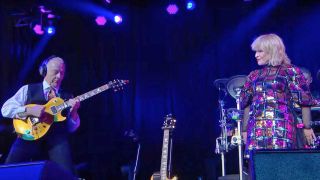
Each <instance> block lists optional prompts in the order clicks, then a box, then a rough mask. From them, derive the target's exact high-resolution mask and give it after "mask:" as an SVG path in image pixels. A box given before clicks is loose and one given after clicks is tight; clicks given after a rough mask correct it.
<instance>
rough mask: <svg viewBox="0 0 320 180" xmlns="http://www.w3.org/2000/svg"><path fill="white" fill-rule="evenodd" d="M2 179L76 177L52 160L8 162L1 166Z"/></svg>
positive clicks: (63, 178)
mask: <svg viewBox="0 0 320 180" xmlns="http://www.w3.org/2000/svg"><path fill="white" fill-rule="evenodd" d="M0 179H1V180H15V179H17V180H22V179H23V180H57V179H58V180H75V179H76V178H75V177H74V176H73V175H72V174H71V173H69V172H67V171H65V170H64V169H62V168H61V167H60V166H59V165H57V164H56V163H54V162H51V161H39V162H30V163H19V164H7V165H2V166H0Z"/></svg>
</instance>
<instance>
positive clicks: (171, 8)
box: [167, 4, 179, 15]
mask: <svg viewBox="0 0 320 180" xmlns="http://www.w3.org/2000/svg"><path fill="white" fill-rule="evenodd" d="M178 11H179V8H178V6H177V5H176V4H169V5H168V6H167V12H168V14H170V15H174V14H177V13H178Z"/></svg>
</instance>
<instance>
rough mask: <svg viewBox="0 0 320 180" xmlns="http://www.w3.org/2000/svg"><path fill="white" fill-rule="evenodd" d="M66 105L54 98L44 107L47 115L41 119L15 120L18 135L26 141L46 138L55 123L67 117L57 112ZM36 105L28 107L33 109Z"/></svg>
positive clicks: (29, 117)
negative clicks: (58, 107) (58, 108)
mask: <svg viewBox="0 0 320 180" xmlns="http://www.w3.org/2000/svg"><path fill="white" fill-rule="evenodd" d="M63 103H64V101H63V99H61V98H59V97H56V98H52V99H51V100H50V101H49V102H48V103H47V104H45V105H44V111H45V113H44V114H43V116H41V118H36V117H31V116H28V117H27V118H26V119H13V127H14V129H15V131H16V133H17V134H18V135H19V137H21V138H22V139H24V140H29V141H33V140H37V139H39V138H41V137H42V136H44V135H45V134H46V133H47V132H48V130H49V128H50V126H51V125H52V123H53V122H61V121H64V120H65V119H66V117H64V116H62V115H61V111H57V110H56V107H57V106H59V105H62V104H63ZM35 105H36V104H28V105H26V107H32V106H35Z"/></svg>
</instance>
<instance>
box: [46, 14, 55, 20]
mask: <svg viewBox="0 0 320 180" xmlns="http://www.w3.org/2000/svg"><path fill="white" fill-rule="evenodd" d="M47 17H48V19H54V18H55V17H56V16H55V15H54V14H51V13H49V14H48V16H47Z"/></svg>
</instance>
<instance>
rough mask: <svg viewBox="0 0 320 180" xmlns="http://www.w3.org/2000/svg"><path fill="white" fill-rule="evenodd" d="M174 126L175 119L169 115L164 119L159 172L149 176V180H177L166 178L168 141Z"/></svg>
mask: <svg viewBox="0 0 320 180" xmlns="http://www.w3.org/2000/svg"><path fill="white" fill-rule="evenodd" d="M175 124H176V119H174V118H173V117H172V115H171V114H169V115H167V116H166V117H165V120H164V122H163V126H162V129H163V142H162V154H161V164H160V172H156V173H153V175H152V176H151V180H178V177H176V176H174V177H173V178H170V177H168V152H169V140H170V133H171V132H172V130H173V129H174V128H175ZM170 148H172V147H170Z"/></svg>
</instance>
